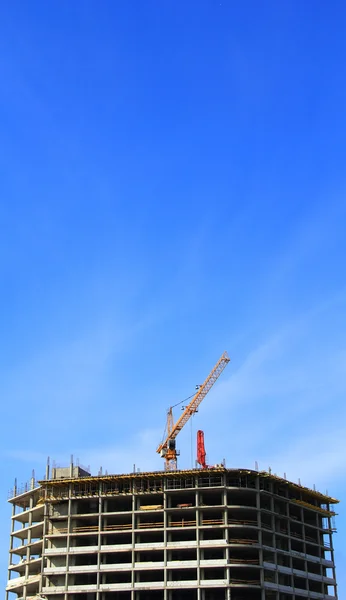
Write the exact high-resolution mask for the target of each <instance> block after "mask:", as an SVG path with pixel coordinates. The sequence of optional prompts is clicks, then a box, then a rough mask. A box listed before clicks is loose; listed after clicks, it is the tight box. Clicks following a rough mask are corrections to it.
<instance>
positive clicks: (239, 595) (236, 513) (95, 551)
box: [7, 466, 337, 600]
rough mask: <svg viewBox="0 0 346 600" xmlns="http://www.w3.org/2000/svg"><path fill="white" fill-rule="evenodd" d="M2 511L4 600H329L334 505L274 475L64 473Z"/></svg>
mask: <svg viewBox="0 0 346 600" xmlns="http://www.w3.org/2000/svg"><path fill="white" fill-rule="evenodd" d="M9 501H10V503H11V504H12V507H13V515H12V529H11V535H10V563H9V577H8V584H7V597H8V598H12V597H13V598H15V597H17V598H23V599H24V600H29V599H33V598H38V597H41V598H42V597H45V598H47V599H48V600H113V599H117V600H156V599H157V600H159V599H160V600H161V599H162V600H178V599H179V600H250V599H251V600H265V599H266V600H269V599H270V600H303V599H306V598H310V599H316V600H319V599H322V598H324V599H330V600H332V599H333V600H335V598H337V587H336V579H335V566H334V555H333V543H332V534H333V531H334V529H333V519H334V515H335V513H334V511H333V505H334V504H335V503H336V502H337V500H335V499H333V498H330V497H329V496H326V495H323V494H321V493H319V492H317V491H314V490H310V489H307V488H305V487H303V486H301V485H298V484H295V483H291V482H289V481H287V480H285V479H281V478H279V477H277V476H275V475H273V474H271V473H267V472H258V471H251V470H244V469H226V468H224V467H222V466H220V467H217V468H213V469H206V470H201V469H196V470H190V471H176V472H154V473H133V474H128V475H98V476H97V477H92V476H90V474H89V473H88V472H86V471H85V470H83V469H81V468H80V467H73V466H71V468H70V469H55V470H53V472H52V473H51V475H49V473H48V475H47V478H46V479H45V480H44V481H40V482H39V484H36V483H35V482H34V481H32V483H31V486H29V489H24V490H19V489H14V490H13V494H12V495H11V498H10V500H9Z"/></svg>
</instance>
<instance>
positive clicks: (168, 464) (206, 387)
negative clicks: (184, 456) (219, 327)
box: [156, 352, 230, 471]
mask: <svg viewBox="0 0 346 600" xmlns="http://www.w3.org/2000/svg"><path fill="white" fill-rule="evenodd" d="M229 361H230V358H229V356H228V354H227V352H224V353H223V355H222V356H221V358H219V360H218V361H217V363H216V365H215V367H214V368H213V370H212V371H211V372H210V373H209V375H208V377H207V378H206V380H205V382H204V383H203V384H202V385H201V386H199V388H198V390H197V392H196V394H195V395H194V397H193V398H192V400H191V402H190V403H189V404H188V405H187V406H186V407H185V410H184V412H183V413H182V415H181V416H180V418H179V419H178V420H177V422H176V423H175V425H174V423H173V411H172V407H171V408H170V409H169V411H168V414H167V437H166V439H165V441H164V442H162V444H160V445H159V446H158V448H157V450H156V452H158V454H161V456H162V458H164V459H165V469H166V471H175V470H176V469H177V450H176V443H175V438H176V437H177V435H178V433H179V431H181V430H182V428H183V427H184V425H185V424H186V423H187V421H188V420H189V419H190V417H191V416H192V415H193V414H194V413H195V412H196V411H197V409H198V407H199V405H200V403H201V402H202V400H203V399H204V398H205V397H206V395H207V393H208V392H209V391H210V389H211V388H212V387H213V385H214V383H215V381H216V380H217V379H218V378H219V377H220V375H221V373H222V371H223V370H224V368H225V367H226V366H227V364H228V363H229Z"/></svg>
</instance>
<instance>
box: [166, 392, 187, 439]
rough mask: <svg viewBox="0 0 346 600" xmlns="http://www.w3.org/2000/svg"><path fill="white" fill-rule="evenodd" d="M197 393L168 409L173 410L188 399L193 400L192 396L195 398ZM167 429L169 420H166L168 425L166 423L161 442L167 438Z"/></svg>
mask: <svg viewBox="0 0 346 600" xmlns="http://www.w3.org/2000/svg"><path fill="white" fill-rule="evenodd" d="M195 395H196V392H195V393H194V394H191V396H188V397H187V398H185V399H184V400H181V402H177V403H176V404H173V406H170V407H169V409H168V410H171V409H172V408H175V407H176V406H180V404H183V402H187V400H191V398H193V397H194V396H195ZM166 431H167V422H166V425H165V429H164V431H163V435H162V440H161V444H163V441H164V439H165V436H166Z"/></svg>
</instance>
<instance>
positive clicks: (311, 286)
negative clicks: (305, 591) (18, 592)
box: [0, 0, 346, 598]
mask: <svg viewBox="0 0 346 600" xmlns="http://www.w3.org/2000/svg"><path fill="white" fill-rule="evenodd" d="M345 18H346V7H345V5H344V3H342V2H338V1H334V2H331V3H328V6H327V5H326V3H325V2H322V1H319V0H317V1H314V2H313V1H312V0H311V1H310V0H307V1H306V2H299V1H298V0H297V1H291V2H286V1H283V2H279V3H278V2H274V1H273V2H271V1H269V0H268V1H266V2H263V3H259V2H255V1H254V0H249V1H248V2H246V3H245V2H244V3H236V2H230V1H226V0H198V1H197V0H193V1H192V0H190V1H187V2H186V1H185V2H182V1H180V2H179V1H177V0H174V1H173V0H165V2H161V1H159V0H146V2H142V1H140V0H132V1H128V2H113V1H111V0H105V1H104V2H102V3H101V4H100V3H95V2H87V1H85V0H83V1H82V0H75V1H74V2H73V3H70V2H56V1H55V0H53V1H52V2H49V3H47V2H43V1H37V0H33V1H31V2H30V3H21V2H16V1H14V2H11V3H3V5H2V6H1V8H0V81H1V95H0V128H1V129H0V131H1V144H0V192H1V196H0V197H1V202H0V221H1V232H2V233H1V238H0V268H1V281H2V293H1V300H0V302H1V306H0V310H1V315H2V319H1V345H0V370H1V373H0V392H1V397H2V402H3V404H2V406H3V409H2V410H3V420H2V423H3V427H2V435H1V442H0V443H1V450H0V451H1V455H2V465H3V469H2V478H1V482H2V483H1V485H2V506H1V509H0V515H1V522H2V527H1V543H2V546H3V553H2V554H3V559H2V563H1V565H2V566H1V570H2V573H3V576H2V577H3V581H4V582H5V579H6V565H7V548H8V534H9V523H8V519H9V515H10V511H9V507H8V506H7V505H6V498H7V490H8V489H9V488H10V487H11V486H12V484H13V479H14V477H15V476H16V477H17V478H18V481H19V482H22V481H23V482H24V481H26V480H27V479H29V477H30V475H31V470H32V469H35V472H36V476H37V477H38V478H40V477H42V476H43V473H44V470H45V463H46V458H47V456H48V455H49V456H51V458H52V460H53V459H54V460H55V461H56V462H57V464H61V465H64V464H66V463H68V461H69V457H70V455H71V454H73V455H74V456H75V457H76V458H77V457H78V458H79V460H80V462H81V463H83V464H85V465H88V464H90V465H91V468H92V470H93V472H94V473H97V471H98V469H99V467H100V466H101V465H102V466H103V468H104V469H108V471H109V472H126V471H130V470H132V468H133V464H134V463H135V464H136V465H137V466H138V467H140V468H141V469H143V470H144V469H160V468H162V467H163V465H162V461H161V459H160V458H159V457H158V456H157V455H156V453H155V449H156V446H157V444H158V443H159V441H160V439H161V436H162V432H163V429H164V424H165V418H166V417H165V414H166V408H167V407H168V406H170V405H171V404H175V403H176V402H179V401H180V400H182V399H184V398H186V397H187V396H189V395H190V394H191V393H192V392H193V390H194V387H195V384H196V383H201V381H202V380H203V379H204V378H205V377H206V375H207V374H208V372H209V371H210V369H211V368H212V367H213V365H214V363H215V362H216V361H217V359H218V358H219V356H220V355H221V354H222V352H223V351H224V350H228V352H229V354H230V356H231V359H232V362H231V363H230V365H228V367H227V369H226V371H225V372H224V373H223V375H222V378H221V379H220V381H219V382H218V384H217V386H215V388H213V390H212V391H211V392H210V394H209V396H208V397H207V398H206V399H205V401H204V403H203V405H202V406H201V409H200V411H199V413H198V415H197V416H196V417H194V419H193V422H192V426H191V427H190V425H188V426H187V427H186V430H185V431H183V432H182V433H181V434H180V439H179V443H178V445H179V446H180V449H181V461H180V465H181V467H189V466H190V465H191V441H190V440H191V435H192V437H193V440H194V437H195V432H196V430H197V429H198V428H202V429H203V430H204V431H205V440H206V446H207V452H208V458H209V461H210V462H220V460H221V459H222V458H225V459H226V462H227V465H228V466H230V467H231V466H234V467H243V466H246V467H249V468H254V466H255V461H257V462H258V464H259V467H260V468H263V469H267V468H268V466H271V467H272V469H273V471H275V472H277V473H278V474H280V475H283V473H286V474H287V477H289V478H291V479H292V480H294V481H297V480H298V478H300V479H301V481H302V483H303V484H305V485H311V486H312V485H313V484H315V485H316V486H317V488H318V489H320V490H322V491H325V490H326V489H328V491H329V493H330V494H331V495H333V496H335V497H337V498H339V499H340V500H344V501H345V499H346V484H345V474H346V466H345V465H346V463H345V453H346V409H345V401H344V399H345V393H346V381H345V371H346V342H345V331H346V311H345V308H346V281H345V267H344V265H345V252H346V239H345V220H346V201H345V187H346V176H345V168H344V166H345V135H346V117H345V105H346V84H345V77H344V71H345V69H344V65H345V58H346V52H345V50H346V43H345ZM178 414H179V411H178ZM178 414H177V413H176V415H177V416H178ZM193 444H194V442H193ZM338 512H339V513H340V514H339V516H338V518H337V528H338V534H337V536H336V540H335V545H336V562H337V575H338V580H339V597H340V598H342V597H343V594H345V592H346V579H345V575H344V574H343V573H342V570H343V568H342V567H343V565H345V560H346V552H345V548H344V544H343V542H342V540H343V539H345V536H346V517H345V513H344V508H343V503H342V504H341V505H340V506H339V508H338Z"/></svg>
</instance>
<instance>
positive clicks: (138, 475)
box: [9, 464, 339, 504]
mask: <svg viewBox="0 0 346 600" xmlns="http://www.w3.org/2000/svg"><path fill="white" fill-rule="evenodd" d="M89 470H90V469H85V468H83V467H80V466H73V465H71V466H70V467H56V468H53V469H52V474H51V476H48V477H46V478H45V479H41V480H39V481H38V482H36V481H34V480H33V479H32V480H31V482H30V483H29V484H26V485H25V486H23V487H21V489H19V488H18V487H17V486H15V488H14V489H13V490H11V492H10V493H9V502H12V503H16V499H17V498H18V497H19V496H22V495H23V494H28V493H30V491H32V490H33V489H39V488H45V487H46V486H48V485H49V486H50V487H52V486H53V487H54V486H59V487H62V486H69V485H70V484H74V483H75V484H80V483H81V482H83V483H97V482H116V481H119V482H120V481H124V480H140V479H155V478H156V479H157V478H164V479H167V478H170V479H172V478H177V477H191V476H199V477H203V476H205V475H213V474H215V475H216V474H220V473H228V474H230V475H237V476H241V475H252V476H253V477H261V478H267V479H268V480H269V481H273V482H274V481H275V482H277V483H279V484H280V485H281V486H287V487H288V488H290V489H292V490H293V489H295V490H299V491H301V492H303V493H305V494H306V495H309V496H311V497H314V498H315V499H316V500H318V501H319V502H320V503H321V504H322V503H323V504H337V503H338V502H339V500H337V499H336V498H333V497H331V496H330V495H329V494H328V493H325V494H324V493H322V492H320V491H318V490H316V489H311V488H308V487H305V486H303V485H301V483H300V482H299V483H295V482H292V481H289V480H288V479H285V478H283V477H279V476H278V475H276V474H273V473H271V472H270V471H258V470H252V469H245V468H226V467H225V466H224V465H222V464H220V465H216V466H215V467H210V468H207V469H200V468H199V469H197V468H196V469H184V470H177V471H149V472H139V471H136V472H132V473H118V474H108V473H105V474H100V473H99V474H98V475H91V473H90V472H89ZM48 475H49V473H48Z"/></svg>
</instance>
